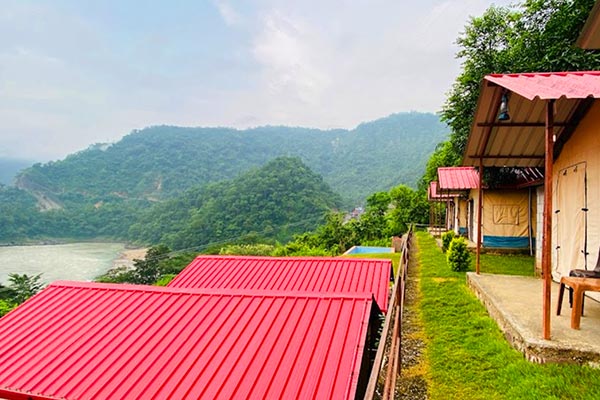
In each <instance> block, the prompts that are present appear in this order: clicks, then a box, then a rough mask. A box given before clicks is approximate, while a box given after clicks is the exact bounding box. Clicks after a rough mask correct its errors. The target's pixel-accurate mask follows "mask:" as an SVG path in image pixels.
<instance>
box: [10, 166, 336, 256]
mask: <svg viewBox="0 0 600 400" xmlns="http://www.w3.org/2000/svg"><path fill="white" fill-rule="evenodd" d="M71 201H72V200H71ZM340 204H341V199H340V197H339V195H337V194H336V193H334V192H333V191H332V190H331V188H330V187H329V186H328V185H327V184H326V183H325V182H324V181H323V178H322V177H321V176H320V175H318V174H316V173H314V172H312V171H311V170H310V169H309V168H308V167H307V166H306V165H305V164H303V163H302V161H301V160H300V159H299V158H297V157H295V158H290V157H279V158H276V159H274V160H272V161H270V162H268V163H267V164H265V165H264V166H263V167H261V168H254V169H250V170H249V171H247V172H245V173H244V174H241V175H239V176H238V177H237V178H235V179H231V180H225V181H221V182H216V183H211V184H208V185H205V186H202V187H199V186H197V187H195V188H192V189H188V190H187V191H185V192H183V193H182V194H181V195H179V196H177V197H174V198H172V199H169V200H166V201H163V202H158V203H150V202H148V201H147V200H140V199H124V198H122V197H120V196H116V195H113V196H105V197H104V200H101V201H98V202H97V203H95V204H86V203H85V202H84V203H81V204H79V205H76V204H75V203H74V202H72V204H70V205H69V207H64V208H56V209H51V210H47V211H46V212H40V211H39V210H38V206H39V203H37V202H36V198H35V197H34V196H32V195H30V194H28V193H27V192H26V191H24V190H21V189H17V188H14V187H7V186H1V185H0V243H12V242H20V241H25V240H40V239H48V238H79V239H82V238H99V237H106V238H117V239H122V240H130V241H138V242H143V243H148V244H152V243H159V242H162V243H165V244H168V245H170V246H171V247H173V248H176V249H181V248H186V247H192V246H201V245H206V244H209V243H212V242H215V241H217V242H218V241H232V240H236V239H238V238H240V237H244V236H249V235H250V236H253V237H259V238H266V239H272V240H281V241H285V240H288V239H290V238H291V237H292V235H293V234H296V233H302V232H305V231H308V230H312V229H314V228H315V227H316V226H317V225H318V224H319V223H320V222H321V221H322V220H323V217H324V215H325V213H326V212H327V211H329V210H331V209H334V208H338V207H339V206H340Z"/></svg>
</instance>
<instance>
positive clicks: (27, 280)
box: [7, 274, 44, 304]
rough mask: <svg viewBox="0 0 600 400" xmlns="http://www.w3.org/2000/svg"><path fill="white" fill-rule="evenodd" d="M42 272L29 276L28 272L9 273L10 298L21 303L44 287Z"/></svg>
mask: <svg viewBox="0 0 600 400" xmlns="http://www.w3.org/2000/svg"><path fill="white" fill-rule="evenodd" d="M41 277H42V274H37V275H34V276H29V275H27V274H22V275H21V274H8V282H9V285H8V287H7V288H8V292H9V293H10V295H9V296H10V299H11V300H12V301H13V302H14V303H16V304H21V303H22V302H24V301H25V300H27V299H28V298H30V297H31V296H33V295H34V294H36V293H37V292H39V291H40V290H42V288H43V287H44V283H43V282H42V278H41Z"/></svg>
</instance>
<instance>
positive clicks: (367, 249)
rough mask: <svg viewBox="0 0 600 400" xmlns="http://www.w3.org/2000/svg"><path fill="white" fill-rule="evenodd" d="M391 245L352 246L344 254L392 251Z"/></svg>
mask: <svg viewBox="0 0 600 400" xmlns="http://www.w3.org/2000/svg"><path fill="white" fill-rule="evenodd" d="M393 252H394V248H393V247H371V246H353V247H352V248H351V249H350V250H348V251H347V252H345V253H344V254H375V253H393Z"/></svg>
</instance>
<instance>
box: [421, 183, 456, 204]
mask: <svg viewBox="0 0 600 400" xmlns="http://www.w3.org/2000/svg"><path fill="white" fill-rule="evenodd" d="M453 197H454V196H453V195H451V194H450V193H444V192H442V193H440V192H439V191H438V183H437V181H431V182H429V188H428V189H427V200H429V201H441V202H445V201H447V200H449V199H451V198H453Z"/></svg>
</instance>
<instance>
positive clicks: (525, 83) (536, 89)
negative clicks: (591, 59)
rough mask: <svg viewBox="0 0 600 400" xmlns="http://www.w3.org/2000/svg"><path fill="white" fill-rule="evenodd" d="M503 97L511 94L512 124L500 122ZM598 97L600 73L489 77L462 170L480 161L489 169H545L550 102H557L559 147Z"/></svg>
mask: <svg viewBox="0 0 600 400" xmlns="http://www.w3.org/2000/svg"><path fill="white" fill-rule="evenodd" d="M504 92H507V93H508V94H509V101H508V108H509V114H510V117H511V118H510V121H498V114H499V107H500V101H501V98H502V94H503V93H504ZM597 97H600V71H591V72H549V73H524V74H505V75H488V76H486V77H485V78H484V79H483V81H482V86H481V91H480V95H479V100H478V104H477V109H476V111H475V118H474V120H473V126H472V127H471V133H470V135H469V138H468V141H467V146H466V149H465V153H464V156H463V165H465V166H467V165H470V166H476V165H477V164H478V163H479V158H480V157H481V158H482V159H483V165H484V166H486V167H489V166H492V167H542V166H543V164H544V132H545V125H544V124H545V118H546V102H547V100H548V99H555V100H556V101H555V113H554V121H555V126H554V134H555V135H556V136H557V138H558V142H560V141H561V140H566V139H565V138H566V137H568V135H569V132H572V128H573V127H574V126H575V125H576V124H577V123H578V122H579V120H580V119H581V118H582V116H583V115H585V113H586V112H587V110H588V109H589V106H590V105H591V101H593V99H594V98H597ZM563 133H564V134H565V136H564V137H563V138H561V135H563Z"/></svg>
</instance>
